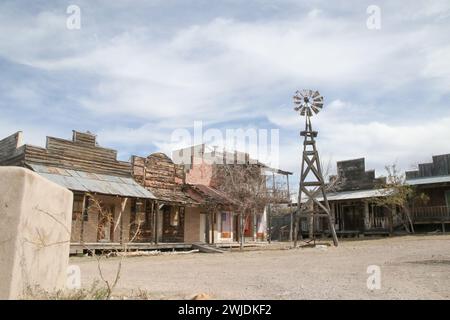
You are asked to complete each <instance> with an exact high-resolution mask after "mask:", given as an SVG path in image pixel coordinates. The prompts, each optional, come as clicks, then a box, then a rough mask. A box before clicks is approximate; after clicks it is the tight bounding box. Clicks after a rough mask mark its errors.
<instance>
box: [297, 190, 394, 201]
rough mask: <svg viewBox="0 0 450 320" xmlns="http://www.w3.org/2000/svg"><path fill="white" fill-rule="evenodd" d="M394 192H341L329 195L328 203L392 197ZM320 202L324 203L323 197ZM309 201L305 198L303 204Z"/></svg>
mask: <svg viewBox="0 0 450 320" xmlns="http://www.w3.org/2000/svg"><path fill="white" fill-rule="evenodd" d="M392 192H393V190H389V189H371V190H352V191H340V192H332V193H327V199H328V201H339V200H357V199H370V198H380V197H387V196H389V195H391V194H392ZM317 200H318V201H323V197H318V198H317ZM306 201H307V199H305V198H303V199H302V203H305V202H306Z"/></svg>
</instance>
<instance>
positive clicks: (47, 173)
mask: <svg viewBox="0 0 450 320" xmlns="http://www.w3.org/2000/svg"><path fill="white" fill-rule="evenodd" d="M28 166H30V167H31V168H32V169H33V170H34V171H35V172H37V173H38V174H39V175H41V176H43V177H44V178H47V179H48V180H50V181H53V182H55V183H57V184H59V185H61V186H63V187H66V188H67V189H69V190H72V191H82V192H92V193H99V194H107V195H116V196H123V197H133V198H147V199H156V197H155V196H154V195H153V194H152V193H151V192H150V191H148V190H147V189H145V188H143V187H142V186H140V185H139V184H137V182H136V181H134V180H133V178H131V177H129V178H128V177H119V176H111V175H105V174H98V173H91V172H84V171H78V170H68V169H62V168H56V167H50V166H44V165H40V164H28Z"/></svg>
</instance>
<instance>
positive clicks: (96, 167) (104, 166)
mask: <svg viewBox="0 0 450 320" xmlns="http://www.w3.org/2000/svg"><path fill="white" fill-rule="evenodd" d="M25 162H26V163H35V164H42V165H47V166H55V167H60V168H65V169H72V170H80V171H86V172H93V173H100V174H109V175H117V176H128V177H129V176H130V175H131V164H130V163H129V162H125V161H119V160H117V151H115V150H112V149H108V148H103V147H100V146H98V145H97V143H96V139H95V136H94V135H92V134H87V133H80V132H76V131H74V134H73V139H72V141H70V140H64V139H59V138H53V137H47V144H46V148H40V147H35V146H31V145H25Z"/></svg>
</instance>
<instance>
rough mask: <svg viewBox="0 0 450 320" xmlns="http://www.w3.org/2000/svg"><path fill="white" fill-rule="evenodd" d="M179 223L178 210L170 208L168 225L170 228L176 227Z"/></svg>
mask: <svg viewBox="0 0 450 320" xmlns="http://www.w3.org/2000/svg"><path fill="white" fill-rule="evenodd" d="M179 223H180V210H179V208H178V207H172V210H170V225H171V226H172V227H178V224H179Z"/></svg>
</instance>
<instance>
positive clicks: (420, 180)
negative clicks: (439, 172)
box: [406, 176, 450, 186]
mask: <svg viewBox="0 0 450 320" xmlns="http://www.w3.org/2000/svg"><path fill="white" fill-rule="evenodd" d="M445 182H450V176H438V177H427V178H416V179H411V180H406V183H408V184H410V185H412V186H416V185H421V184H434V183H445Z"/></svg>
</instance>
